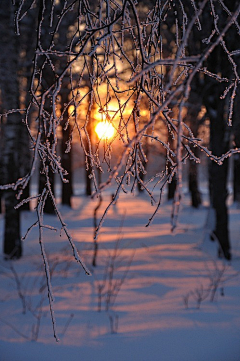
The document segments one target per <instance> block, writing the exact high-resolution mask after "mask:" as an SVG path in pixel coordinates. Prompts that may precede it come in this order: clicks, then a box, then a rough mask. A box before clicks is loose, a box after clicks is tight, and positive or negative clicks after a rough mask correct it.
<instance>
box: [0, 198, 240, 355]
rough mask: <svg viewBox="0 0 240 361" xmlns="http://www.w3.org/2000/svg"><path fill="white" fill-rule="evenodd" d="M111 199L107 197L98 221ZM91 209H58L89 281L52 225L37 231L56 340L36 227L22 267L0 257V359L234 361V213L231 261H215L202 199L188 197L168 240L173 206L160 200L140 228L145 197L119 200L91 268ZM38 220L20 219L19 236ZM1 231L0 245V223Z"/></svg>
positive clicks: (239, 345)
mask: <svg viewBox="0 0 240 361" xmlns="http://www.w3.org/2000/svg"><path fill="white" fill-rule="evenodd" d="M110 196H111V195H110V193H107V194H105V195H104V200H103V204H102V206H101V209H100V211H99V213H98V217H99V216H100V214H101V213H102V212H103V210H104V207H106V205H107V202H108V201H109V200H110ZM96 202H97V201H92V200H91V199H89V198H86V197H84V196H76V197H75V198H74V208H73V209H72V210H69V209H67V208H64V207H61V206H60V211H61V214H62V215H63V218H64V219H65V221H66V223H67V226H68V228H69V230H70V232H71V234H72V236H73V239H74V242H75V244H76V246H77V248H78V250H79V253H80V255H81V257H82V258H83V260H84V261H85V263H86V264H87V266H88V267H89V268H90V270H91V272H92V276H90V277H89V276H87V275H85V273H84V272H83V270H82V269H81V267H80V266H79V265H78V264H77V263H76V261H75V260H74V259H73V257H72V252H71V247H70V245H69V243H68V241H67V238H66V236H65V235H64V234H63V232H60V230H59V224H58V222H57V218H56V217H55V216H45V224H49V225H52V226H54V227H58V231H50V230H48V229H45V230H44V243H45V248H46V252H47V255H48V258H49V263H50V271H51V277H52V289H53V293H54V297H55V301H54V305H53V308H54V316H55V321H56V324H55V326H56V332H57V335H58V337H59V339H60V341H59V342H56V341H55V339H54V337H53V328H52V322H51V318H50V313H49V305H48V298H47V287H46V278H45V275H44V271H43V262H42V258H41V253H40V248H39V244H38V229H37V228H36V227H35V228H33V229H32V231H31V232H30V234H29V236H28V238H27V239H26V241H25V243H24V257H23V258H22V259H20V260H18V261H15V262H11V263H10V262H6V261H4V260H3V257H1V261H0V360H1V361H32V360H33V361H50V360H51V361H55V360H57V361H65V360H66V361H75V360H76V361H78V360H81V361H106V360H109V361H110V360H111V361H135V360H136V361H239V360H240V282H239V281H240V237H239V235H240V210H239V209H237V207H235V206H234V205H231V206H230V231H231V243H232V254H233V258H232V261H231V262H230V263H229V262H224V261H223V260H220V259H218V258H217V245H216V243H215V242H211V241H210V240H209V229H208V228H209V223H210V222H208V221H207V220H208V219H209V211H208V207H207V197H206V199H205V202H204V203H203V206H202V207H201V208H200V209H198V210H196V209H193V208H191V207H190V206H189V202H190V201H189V197H188V196H186V197H185V199H184V200H183V204H182V210H181V215H180V218H179V224H178V227H177V229H176V230H175V231H174V232H173V233H171V226H170V217H171V203H169V202H167V201H164V200H163V204H162V206H161V207H160V209H159V212H158V214H157V216H156V217H155V219H154V221H153V223H152V224H151V226H150V227H147V228H146V227H145V225H146V223H147V221H148V219H149V217H150V216H151V214H152V212H153V211H154V208H153V207H151V205H150V204H149V200H148V199H147V196H146V195H141V196H137V197H133V196H132V195H129V194H128V195H122V196H121V197H120V199H119V200H118V202H117V204H116V205H115V206H113V208H111V210H110V212H109V214H108V216H107V218H106V221H105V222H104V224H103V227H102V229H101V232H100V235H99V240H98V242H99V251H98V256H97V267H95V268H93V267H92V266H91V261H92V256H93V227H92V224H93V222H92V215H93V209H94V207H95V205H96ZM35 220H36V216H35V214H34V212H24V213H23V214H22V233H24V232H25V231H26V230H27V228H28V227H29V226H30V225H31V224H32V223H33V222H34V221H35ZM0 226H1V233H0V239H1V242H2V234H3V220H2V218H1V220H0ZM101 296H102V297H101ZM100 301H101V306H100ZM99 308H101V312H99ZM106 309H107V310H106Z"/></svg>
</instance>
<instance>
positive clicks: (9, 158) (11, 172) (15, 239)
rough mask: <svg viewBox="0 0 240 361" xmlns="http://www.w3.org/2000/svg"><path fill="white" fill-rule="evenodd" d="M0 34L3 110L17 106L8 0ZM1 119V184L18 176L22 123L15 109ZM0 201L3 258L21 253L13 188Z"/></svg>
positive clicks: (0, 8) (0, 14)
mask: <svg viewBox="0 0 240 361" xmlns="http://www.w3.org/2000/svg"><path fill="white" fill-rule="evenodd" d="M0 34H1V36H0V48H1V52H0V64H1V66H0V89H1V108H2V110H3V112H4V113H6V112H8V111H10V110H12V109H19V85H18V77H17V68H18V52H17V39H16V35H15V32H14V8H13V6H12V2H11V1H8V0H1V2H0ZM2 120H3V124H2V126H3V129H2V130H3V132H4V144H3V154H2V169H3V172H2V175H1V176H2V180H1V183H3V184H9V183H14V182H15V181H17V179H18V177H19V164H21V162H20V153H21V137H22V134H23V128H24V125H23V123H22V119H21V115H20V113H19V112H17V111H15V112H12V113H9V114H8V115H6V116H4V117H3V118H2ZM4 200H5V226H4V253H5V255H6V258H10V259H13V258H19V257H21V255H22V245H21V237H20V215H19V210H16V209H15V208H14V207H15V206H16V204H17V199H16V191H14V190H13V189H9V190H7V191H5V192H4Z"/></svg>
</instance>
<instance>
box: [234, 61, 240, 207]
mask: <svg viewBox="0 0 240 361" xmlns="http://www.w3.org/2000/svg"><path fill="white" fill-rule="evenodd" d="M238 62H239V63H240V59H239V61H238ZM239 65H240V64H239ZM233 135H234V139H233V140H234V143H235V144H234V145H235V146H236V147H237V148H240V91H239V89H238V90H237V94H236V98H235V103H234V109H233ZM233 199H234V201H235V202H238V203H240V154H235V155H234V156H233Z"/></svg>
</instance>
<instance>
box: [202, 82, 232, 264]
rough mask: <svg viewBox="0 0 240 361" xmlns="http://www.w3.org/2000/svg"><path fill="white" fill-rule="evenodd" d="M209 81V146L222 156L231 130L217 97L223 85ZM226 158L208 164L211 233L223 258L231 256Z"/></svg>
mask: <svg viewBox="0 0 240 361" xmlns="http://www.w3.org/2000/svg"><path fill="white" fill-rule="evenodd" d="M219 88H220V87H219V85H216V84H214V83H212V84H209V89H208V92H207V93H206V98H205V105H206V108H207V111H208V115H209V118H210V147H211V150H212V153H213V154H214V155H216V156H221V155H222V154H223V153H225V152H227V151H228V149H229V139H230V131H229V128H228V126H227V121H226V112H225V101H224V100H220V95H221V93H222V90H223V89H222V88H221V89H219ZM227 176H228V160H227V159H226V160H225V161H224V162H223V164H222V165H218V164H216V163H215V162H213V161H211V163H210V166H209V181H210V201H211V204H212V206H213V208H214V209H215V214H216V224H215V230H214V231H213V233H214V235H215V236H216V237H217V239H218V241H219V244H220V247H221V251H222V252H223V254H224V256H225V258H227V259H230V258H231V255H230V241H229V231H228V209H227V205H226V200H227Z"/></svg>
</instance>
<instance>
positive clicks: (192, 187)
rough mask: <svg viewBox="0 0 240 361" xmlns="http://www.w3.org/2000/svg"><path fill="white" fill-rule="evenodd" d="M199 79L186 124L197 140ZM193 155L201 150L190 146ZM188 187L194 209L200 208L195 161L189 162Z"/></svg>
mask: <svg viewBox="0 0 240 361" xmlns="http://www.w3.org/2000/svg"><path fill="white" fill-rule="evenodd" d="M201 93H202V92H201V84H200V81H199V78H198V77H197V76H196V77H195V78H194V79H193V81H192V84H191V92H190V95H189V98H188V109H187V116H186V123H187V124H188V125H189V127H190V129H191V131H192V133H193V135H194V136H195V137H196V138H197V136H198V127H199V120H198V116H199V113H200V111H201V105H202V94H201ZM190 148H191V151H192V152H193V154H194V155H195V156H196V157H198V153H199V150H198V148H196V147H193V146H192V145H190ZM188 186H189V191H190V193H191V201H192V207H194V208H198V207H199V205H200V204H201V203H202V199H201V193H200V191H199V186H198V164H197V163H196V162H195V161H194V160H190V161H189V168H188Z"/></svg>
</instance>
